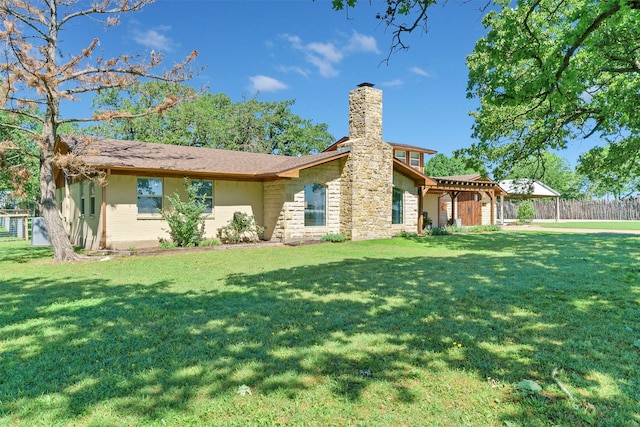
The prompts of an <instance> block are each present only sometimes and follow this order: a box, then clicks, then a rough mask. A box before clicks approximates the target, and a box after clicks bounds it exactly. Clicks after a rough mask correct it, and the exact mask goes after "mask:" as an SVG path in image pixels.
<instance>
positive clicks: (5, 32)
mask: <svg viewBox="0 0 640 427" xmlns="http://www.w3.org/2000/svg"><path fill="white" fill-rule="evenodd" d="M152 2H153V0H95V1H93V2H91V3H89V2H87V1H82V0H41V1H38V2H34V1H29V0H0V19H1V20H2V26H3V28H2V30H0V37H1V39H2V41H3V42H4V49H3V55H4V57H3V59H2V60H1V61H0V77H1V78H2V83H1V85H0V110H1V111H4V112H6V113H7V114H8V115H9V116H22V117H24V118H28V119H29V120H30V121H35V122H38V123H39V126H38V127H37V128H38V129H39V130H38V131H36V130H34V129H33V128H29V127H23V126H20V125H15V126H14V128H15V129H17V130H19V131H21V132H24V133H26V134H28V135H29V138H28V139H29V140H30V141H33V142H35V143H36V144H37V149H38V150H37V151H38V156H39V164H40V170H39V173H40V201H39V204H40V211H41V212H42V215H43V216H44V219H45V224H46V226H47V231H48V233H49V237H50V239H51V244H52V247H53V253H54V260H55V261H67V260H73V259H76V258H77V255H76V254H75V252H74V250H73V247H72V245H71V243H70V241H69V238H68V236H67V234H66V232H65V228H64V224H63V222H62V218H61V216H60V213H59V211H58V209H57V203H56V183H55V177H54V165H56V164H57V166H58V167H60V168H62V169H63V170H65V172H66V173H68V174H74V173H82V172H83V171H79V170H78V169H77V168H76V167H75V166H78V163H77V162H76V161H75V160H74V161H71V159H70V158H69V157H68V156H67V157H63V156H58V155H57V153H55V152H54V147H55V143H56V140H57V136H58V130H59V128H60V126H62V125H64V124H65V123H73V122H82V121H91V120H104V119H112V118H117V117H120V116H121V115H122V114H123V113H120V112H117V111H107V112H104V113H100V112H98V113H96V114H95V115H94V116H93V117H84V118H81V117H78V118H63V117H61V114H60V106H61V103H63V102H65V101H76V100H77V98H78V97H79V96H80V95H82V94H86V93H91V92H96V91H99V90H104V89H108V88H122V87H127V86H130V85H132V84H134V83H136V82H138V81H140V80H141V79H145V78H151V79H158V80H162V81H167V82H181V81H184V80H186V79H188V78H189V77H190V70H189V69H188V64H189V63H190V62H191V60H192V59H193V58H194V57H195V56H196V52H193V53H192V54H191V55H189V57H187V58H186V59H185V61H184V62H183V63H180V64H177V65H175V66H174V67H172V68H171V69H169V70H167V71H164V72H158V73H156V72H154V70H156V69H157V68H158V66H159V65H160V64H161V63H162V60H163V56H162V55H161V54H158V53H156V52H153V51H151V52H150V55H149V57H148V58H143V57H142V56H139V55H120V56H116V57H112V58H104V57H102V56H100V55H99V54H97V52H96V47H97V46H98V44H99V41H98V39H97V38H94V39H90V40H88V41H87V43H86V46H85V48H84V49H82V50H80V51H79V52H73V53H71V52H64V50H63V48H64V46H63V45H62V42H61V31H62V30H63V29H64V28H67V27H69V26H70V25H74V23H75V22H77V21H78V20H85V21H87V22H89V21H90V20H99V21H102V22H103V23H104V24H105V25H107V26H113V25H117V24H118V22H119V21H118V17H119V15H120V14H123V13H128V12H134V11H138V10H140V9H142V8H143V7H144V6H146V5H148V4H150V3H152ZM177 101H178V99H177V98H176V97H172V98H169V99H166V100H163V101H162V102H161V103H160V104H158V105H153V106H150V108H149V109H147V110H146V111H144V112H142V113H141V114H148V113H151V112H158V111H162V110H164V109H166V108H168V107H169V106H171V105H173V104H174V103H176V102H177ZM124 114H125V115H128V114H130V113H126V112H125V113H124ZM20 122H21V121H20V120H15V121H13V120H10V121H7V123H5V126H7V125H9V126H10V123H20ZM19 142H20V141H11V140H5V141H4V143H3V145H2V146H3V150H2V151H3V152H4V153H7V152H11V151H16V150H21V149H23V148H24V147H23V146H21V145H20V143H19ZM23 152H24V153H25V154H26V155H29V154H30V153H29V152H28V151H27V150H23ZM84 172H86V171H84Z"/></svg>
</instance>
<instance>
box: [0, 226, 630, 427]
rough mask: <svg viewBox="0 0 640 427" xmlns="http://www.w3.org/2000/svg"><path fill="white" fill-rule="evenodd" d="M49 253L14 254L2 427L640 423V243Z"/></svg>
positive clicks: (545, 239)
mask: <svg viewBox="0 0 640 427" xmlns="http://www.w3.org/2000/svg"><path fill="white" fill-rule="evenodd" d="M49 256H50V253H49V249H47V248H29V247H28V246H26V244H25V243H23V242H9V243H1V244H0V426H140V425H143V426H188V425H203V426H209V425H223V426H254V425H260V426H262V425H287V426H290V425H294V426H296V425H299V426H307V425H316V426H332V425H335V426H346V425H351V426H356V425H362V426H387V425H396V426H422V425H430V426H467V425H470V426H503V425H507V426H550V425H554V426H595V425H602V426H638V425H640V403H639V402H640V381H639V378H640V374H639V372H640V371H639V367H640V238H639V237H638V236H627V235H593V234H570V235H568V234H558V233H537V232H526V233H525V232H523V233H518V232H509V233H506V232H497V233H488V234H476V235H474V234H464V235H451V236H433V237H426V238H413V239H390V240H382V241H367V242H348V243H343V244H322V245H308V246H304V245H303V246H299V247H272V248H259V249H247V250H245V249H237V250H228V251H209V252H197V253H191V254H180V255H160V256H155V257H149V256H137V257H131V258H119V259H114V260H110V261H106V262H88V263H78V264H71V265H69V264H67V265H54V264H51V263H50V262H49V261H48V257H49ZM555 368H557V369H558V375H557V379H558V380H559V381H561V382H562V383H563V384H564V386H566V388H567V390H568V391H570V393H571V394H572V395H573V396H574V397H575V401H569V399H568V398H567V395H566V394H565V393H564V392H563V391H562V390H561V389H560V388H559V387H558V385H557V384H556V383H555V382H554V380H553V379H552V378H551V372H552V371H553V370H554V369H555ZM525 379H530V380H534V381H536V382H538V383H539V384H540V385H541V386H542V387H543V390H542V392H541V393H540V394H531V395H530V394H527V393H526V392H524V391H521V390H518V389H517V387H516V385H517V384H518V383H519V382H521V381H522V380H525ZM249 392H250V394H249Z"/></svg>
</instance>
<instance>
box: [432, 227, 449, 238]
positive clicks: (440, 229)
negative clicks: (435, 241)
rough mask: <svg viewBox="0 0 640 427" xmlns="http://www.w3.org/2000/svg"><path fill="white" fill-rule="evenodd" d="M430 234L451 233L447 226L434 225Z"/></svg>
mask: <svg viewBox="0 0 640 427" xmlns="http://www.w3.org/2000/svg"><path fill="white" fill-rule="evenodd" d="M429 234H430V235H432V236H446V235H448V234H451V233H449V231H448V230H447V228H446V227H433V228H432V229H431V230H429Z"/></svg>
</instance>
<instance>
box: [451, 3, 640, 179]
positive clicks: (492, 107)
mask: <svg viewBox="0 0 640 427" xmlns="http://www.w3.org/2000/svg"><path fill="white" fill-rule="evenodd" d="M497 6H498V10H494V11H491V12H489V13H488V14H487V15H486V16H485V18H484V25H485V26H486V27H487V28H488V33H487V35H486V36H485V37H484V38H482V39H481V40H479V41H478V42H477V44H476V46H475V49H474V51H473V53H472V54H471V55H470V56H469V57H468V65H469V69H470V71H469V85H468V95H469V96H470V97H478V98H479V99H480V107H479V109H478V110H477V111H476V112H474V113H473V116H474V117H475V124H474V128H473V130H474V133H473V135H474V137H476V138H477V139H478V140H479V142H477V143H475V144H473V145H472V146H471V147H470V148H469V149H465V150H461V151H462V152H463V153H465V154H467V155H471V156H473V157H474V158H475V159H476V163H477V164H478V165H480V164H485V165H487V166H488V167H489V168H493V172H494V175H496V176H498V177H500V176H505V175H507V174H508V173H509V171H510V170H511V169H512V167H513V165H517V164H519V163H520V162H522V161H527V159H531V158H532V157H534V158H537V159H539V160H540V162H544V153H545V152H546V150H548V149H564V148H566V147H567V146H568V144H572V143H574V141H576V140H579V139H582V138H589V137H593V136H599V137H600V138H601V140H602V141H603V143H604V144H605V145H606V144H612V146H615V147H616V149H615V150H616V151H618V152H620V153H625V155H622V156H616V157H613V156H612V157H609V160H610V162H609V163H607V164H606V167H610V168H614V169H617V170H620V171H629V170H631V169H632V165H634V164H637V161H638V158H639V157H638V156H640V115H638V114H637V108H638V105H639V103H640V55H639V52H640V32H638V28H640V10H638V7H639V6H640V5H639V4H638V2H637V1H627V0H607V1H600V0H598V1H582V0H562V1H558V0H520V1H519V2H518V3H517V5H516V6H515V7H512V2H510V1H507V0H500V1H499V2H497ZM602 166H603V167H604V166H605V164H604V163H603V164H602ZM534 178H535V177H534Z"/></svg>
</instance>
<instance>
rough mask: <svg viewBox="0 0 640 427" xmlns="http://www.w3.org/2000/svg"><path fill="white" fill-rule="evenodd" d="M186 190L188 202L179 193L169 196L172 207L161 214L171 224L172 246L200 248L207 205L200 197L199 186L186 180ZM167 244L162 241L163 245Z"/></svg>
mask: <svg viewBox="0 0 640 427" xmlns="http://www.w3.org/2000/svg"><path fill="white" fill-rule="evenodd" d="M184 188H185V190H186V191H187V200H186V201H183V200H182V199H181V198H180V194H179V193H178V192H175V193H173V194H172V195H169V196H167V199H169V202H171V206H170V207H169V208H168V209H163V210H162V211H161V212H160V213H161V214H162V218H163V219H164V220H165V221H167V224H169V230H166V231H168V232H169V237H170V238H171V242H170V243H171V244H173V245H175V246H179V247H189V246H198V244H199V243H200V241H201V240H202V236H203V235H204V223H205V217H204V216H203V215H202V214H203V213H204V211H205V208H206V206H205V204H204V202H203V199H202V197H200V196H199V195H198V190H199V185H198V184H195V183H191V182H189V179H188V178H185V179H184ZM163 243H166V242H163V241H162V240H161V244H163Z"/></svg>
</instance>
